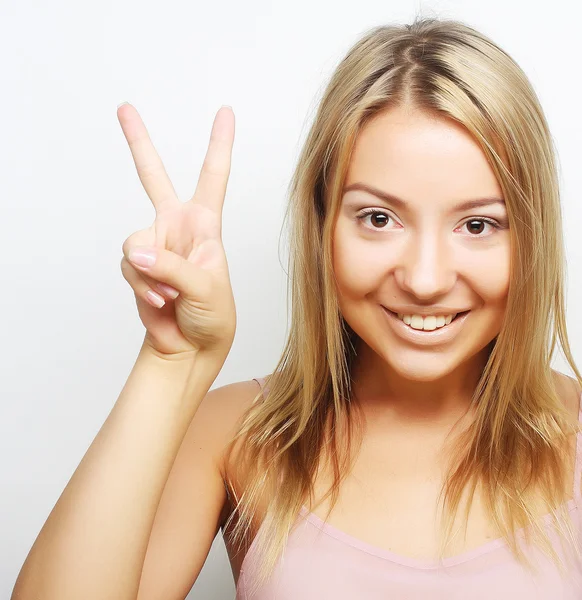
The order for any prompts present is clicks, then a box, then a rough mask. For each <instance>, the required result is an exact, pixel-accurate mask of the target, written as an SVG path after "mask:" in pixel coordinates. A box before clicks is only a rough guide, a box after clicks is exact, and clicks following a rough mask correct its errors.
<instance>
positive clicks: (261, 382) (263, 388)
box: [253, 377, 269, 396]
mask: <svg viewBox="0 0 582 600" xmlns="http://www.w3.org/2000/svg"><path fill="white" fill-rule="evenodd" d="M253 380H254V381H256V382H257V383H258V384H259V385H260V386H261V392H262V393H263V396H264V395H265V392H266V391H267V390H268V389H269V386H268V385H265V377H253Z"/></svg>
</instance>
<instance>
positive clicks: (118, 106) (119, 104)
mask: <svg viewBox="0 0 582 600" xmlns="http://www.w3.org/2000/svg"><path fill="white" fill-rule="evenodd" d="M124 104H129V102H122V103H121V104H118V105H117V108H119V107H120V106H123V105H124Z"/></svg>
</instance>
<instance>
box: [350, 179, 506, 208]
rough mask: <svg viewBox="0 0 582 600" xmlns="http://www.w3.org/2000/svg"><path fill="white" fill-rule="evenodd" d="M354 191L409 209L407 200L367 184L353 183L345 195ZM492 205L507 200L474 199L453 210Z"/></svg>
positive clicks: (458, 205) (491, 197)
mask: <svg viewBox="0 0 582 600" xmlns="http://www.w3.org/2000/svg"><path fill="white" fill-rule="evenodd" d="M352 190H359V191H361V192H367V193H368V194H372V195H373V196H376V198H379V199H380V200H383V201H384V202H386V203H388V204H393V205H395V206H397V207H398V208H400V209H408V208H409V205H408V203H407V202H406V201H405V200H402V198H398V196H394V194H389V193H388V192H383V191H382V190H379V189H377V188H375V187H373V186H371V185H367V184H365V183H352V184H350V185H348V186H347V187H345V188H344V190H343V193H344V194H345V193H346V192H350V191H352ZM491 204H502V205H503V206H505V200H503V198H497V197H495V196H490V197H486V198H474V199H471V200H466V201H464V202H461V203H460V204H457V206H455V207H454V208H453V212H463V211H466V210H472V209H474V208H480V207H482V206H489V205H491Z"/></svg>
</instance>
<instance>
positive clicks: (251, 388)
mask: <svg viewBox="0 0 582 600" xmlns="http://www.w3.org/2000/svg"><path fill="white" fill-rule="evenodd" d="M260 391H261V387H260V385H259V384H258V382H256V381H254V380H253V379H248V380H244V381H236V382H234V383H229V384H226V385H223V386H220V387H218V388H215V389H213V390H211V391H210V392H208V393H207V394H206V396H205V397H204V399H203V400H202V402H201V403H200V406H199V407H198V410H197V411H196V418H197V419H199V420H200V422H201V423H204V427H205V428H207V431H206V435H207V436H208V437H209V438H212V439H213V440H214V452H213V454H214V456H215V458H216V460H217V462H218V466H219V468H220V472H221V473H222V475H223V477H224V475H225V469H224V467H225V465H224V458H225V452H226V449H227V447H228V444H229V442H230V440H231V438H232V436H233V435H234V433H235V431H236V429H237V427H238V424H239V422H240V420H241V418H242V416H243V414H244V413H245V412H246V410H247V409H248V408H249V407H250V406H251V404H252V403H253V400H254V399H255V398H256V397H257V395H258V394H259V393H260Z"/></svg>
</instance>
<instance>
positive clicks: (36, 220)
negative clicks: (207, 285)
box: [0, 0, 582, 600]
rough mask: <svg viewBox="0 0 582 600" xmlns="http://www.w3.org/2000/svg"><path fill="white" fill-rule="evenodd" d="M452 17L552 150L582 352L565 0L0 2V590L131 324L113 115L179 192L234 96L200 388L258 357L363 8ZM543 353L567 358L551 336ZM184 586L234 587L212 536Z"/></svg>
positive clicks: (103, 389) (83, 438)
mask: <svg viewBox="0 0 582 600" xmlns="http://www.w3.org/2000/svg"><path fill="white" fill-rule="evenodd" d="M417 13H420V14H423V15H428V16H439V17H442V18H456V19H460V20H463V21H465V22H466V23H467V24H469V25H473V26H475V27H476V28H478V29H480V30H481V31H482V32H483V33H485V34H487V35H489V36H490V37H491V38H492V39H493V40H494V41H495V42H497V43H498V44H499V45H501V46H502V47H503V48H504V49H505V50H506V51H508V52H509V53H510V54H511V55H512V56H513V57H514V58H515V59H516V60H517V61H518V63H519V64H520V65H521V66H522V68H523V69H524V70H525V72H526V73H527V75H528V76H529V77H530V79H531V81H532V83H533V85H534V87H535V89H536V90H537V93H538V94H539V97H540V100H541V102H542V106H543V108H544V110H545V113H546V115H547V118H548V120H549V123H550V127H551V130H552V132H553V135H554V138H555V140H556V145H557V147H558V151H559V160H560V169H561V172H560V177H561V183H562V194H563V195H562V202H563V214H564V225H565V236H566V244H567V256H568V266H569V268H568V307H569V311H568V327H569V332H570V341H571V343H572V349H573V352H574V356H575V357H579V356H582V314H580V315H578V311H577V310H576V307H577V306H580V305H581V304H582V267H581V266H580V265H581V260H580V259H581V258H582V242H581V239H580V232H579V228H580V221H581V217H582V208H581V206H580V192H579V190H580V189H581V185H582V181H581V177H582V169H581V166H582V155H581V153H580V147H579V143H580V139H581V138H582V127H581V125H580V119H579V114H580V98H581V97H582V94H581V93H580V92H581V88H580V85H581V84H580V58H581V56H580V46H579V40H580V31H579V23H580V17H581V16H582V13H581V9H580V5H579V3H578V2H577V1H575V0H571V1H567V0H557V1H553V2H551V3H549V2H545V3H540V4H538V3H535V2H529V1H526V0H514V1H513V2H507V0H488V1H487V2H482V1H470V0H469V1H468V0H457V1H449V2H424V3H422V2H417V1H415V2H413V1H408V0H400V1H399V2H386V1H372V0H359V1H358V2H347V1H338V0H323V1H315V2H314V1H313V0H309V1H305V0H294V1H293V2H289V3H286V2H274V1H273V2H268V1H266V0H265V1H258V0H247V1H245V2H239V1H237V0H223V1H222V2H216V3H214V2H199V1H196V0H195V1H189V2H186V1H184V0H183V1H176V0H167V1H165V2H163V3H162V2H159V1H158V2H152V1H151V0H139V1H138V0H103V1H101V2H94V3H87V2H76V1H74V0H53V1H52V2H41V1H40V0H36V1H30V0H3V1H2V2H1V3H0V51H1V54H2V80H1V81H2V94H1V96H0V160H1V165H2V167H1V168H2V177H1V178H0V198H1V203H2V204H1V205H2V213H1V216H0V224H1V226H2V227H1V235H0V250H1V251H0V257H1V258H0V260H1V261H2V283H1V288H0V289H1V292H2V293H1V294H0V307H1V314H2V317H3V318H2V342H1V347H0V353H1V361H0V369H1V373H0V374H1V378H2V379H1V382H2V402H1V405H0V406H1V413H0V457H1V460H2V465H1V467H2V469H1V473H2V479H1V481H2V490H1V491H2V494H1V496H0V498H2V510H0V540H1V543H0V597H2V598H9V596H10V594H11V592H12V588H13V586H14V582H15V580H16V577H17V574H18V572H19V570H20V568H21V566H22V563H23V562H24V559H25V557H26V555H27V554H28V552H29V550H30V547H31V546H32V544H33V542H34V540H35V538H36V536H37V535H38V533H39V531H40V529H41V528H42V526H43V524H44V522H45V520H46V519H47V517H48V515H49V513H50V511H51V510H52V508H53V506H54V504H55V503H56V501H57V500H58V498H59V496H60V494H61V493H62V491H63V489H64V487H65V486H66V484H67V482H68V481H69V479H70V477H71V476H72V474H73V472H74V471H75V469H76V467H77V466H78V464H79V462H80V461H81V459H82V457H83V455H84V454H85V452H86V450H87V448H88V447H89V446H90V444H91V442H92V441H93V439H94V437H95V435H96V434H97V432H98V431H99V429H100V428H101V426H102V425H103V423H104V421H105V419H106V417H107V415H108V414H109V412H110V411H111V409H112V408H113V405H114V403H115V401H116V399H117V397H118V395H119V393H120V392H121V389H122V387H123V385H124V383H125V381H126V379H127V377H128V375H129V372H130V370H131V368H132V366H133V364H134V361H135V358H136V356H137V352H138V350H139V348H140V346H141V343H142V340H143V335H144V328H143V325H142V324H141V321H140V320H139V317H138V314H137V310H136V306H135V300H134V295H133V292H132V290H131V288H130V287H129V285H128V284H127V283H126V281H125V280H124V279H123V277H122V275H121V270H120V267H119V262H120V260H121V256H122V251H121V246H122V243H123V241H124V240H125V239H126V238H127V237H128V236H129V235H130V234H131V233H133V232H134V231H136V230H139V229H142V228H144V227H147V226H149V225H150V224H151V223H152V221H153V219H154V214H155V213H154V209H153V206H152V204H151V202H150V200H149V199H148V197H147V195H146V194H145V192H144V190H143V188H142V186H141V183H140V182H139V179H138V177H137V173H136V171H135V167H134V164H133V161H132V158H131V154H130V151H129V148H128V146H127V143H126V141H125V138H124V136H123V133H122V131H121V127H120V125H119V123H118V120H117V116H116V108H117V105H118V104H119V103H120V102H123V101H125V100H126V101H129V102H131V103H132V104H133V105H134V106H135V107H136V108H137V110H138V111H139V112H140V114H141V116H142V118H143V120H144V122H145V124H146V127H147V128H148V130H149V132H150V135H151V137H152V140H153V142H154V145H155V146H156V148H157V151H158V153H159V154H160V156H161V157H162V160H163V161H164V164H165V166H166V170H167V171H168V174H169V176H170V178H171V180H172V181H173V183H174V187H175V189H176V191H177V193H178V195H179V197H180V198H181V199H182V200H183V201H185V200H188V199H189V198H190V197H191V195H192V193H193V192H194V189H195V186H196V182H197V178H198V173H199V169H200V166H201V165H202V160H203V157H204V154H205V152H206V148H207V144H208V138H209V134H210V128H211V125H212V121H213V119H214V116H215V114H216V111H217V110H218V108H219V107H220V106H221V105H222V104H230V105H232V107H233V110H234V113H235V117H236V136H235V145H234V151H233V158H232V172H231V177H230V181H229V186H228V192H227V196H226V201H225V208H224V226H223V238H224V244H225V248H226V252H227V256H228V261H229V266H230V272H231V280H232V285H233V289H234V295H235V300H236V306H237V318H238V327H237V333H236V338H235V341H234V344H233V347H232V349H231V352H230V355H229V357H228V359H227V362H226V364H225V365H224V368H223V370H222V372H221V373H220V375H219V377H218V378H217V379H216V382H215V384H214V386H213V387H218V386H221V385H225V384H227V383H231V382H233V381H239V380H243V379H250V378H253V377H258V376H263V375H266V374H268V373H270V372H271V371H272V369H273V368H274V366H275V364H276V362H277V360H278V358H279V355H280V353H281V350H282V347H283V342H284V339H285V336H286V331H287V327H288V314H289V307H288V306H287V303H286V285H287V282H286V278H287V275H286V272H285V271H286V266H287V255H288V253H287V248H286V240H287V237H286V236H282V237H281V238H280V233H281V227H282V224H283V213H284V209H285V201H286V197H285V193H286V189H287V185H288V183H289V178H290V175H291V173H292V170H293V167H294V164H295V161H296V158H297V155H298V152H299V149H300V146H301V143H302V141H303V139H304V136H305V134H306V132H307V129H308V127H309V124H310V123H311V120H312V116H313V111H314V109H315V107H316V105H317V102H318V100H319V98H320V95H321V92H322V90H323V88H324V86H325V84H326V83H327V81H328V78H329V76H330V74H331V72H332V71H333V69H334V68H335V66H336V65H337V63H338V61H339V60H340V59H341V58H342V57H343V55H344V53H345V52H346V51H347V50H348V48H349V47H350V46H351V45H352V44H353V43H354V42H355V41H356V40H357V39H358V38H359V37H360V36H361V35H362V34H363V33H364V32H365V30H367V29H368V28H370V27H373V26H376V25H381V24H386V23H389V22H399V23H406V22H410V21H412V19H413V18H414V16H415V14H417ZM554 368H556V369H558V370H561V371H562V372H566V373H568V374H570V371H569V370H568V369H567V367H566V366H565V362H564V361H563V360H562V356H561V355H560V356H558V357H557V359H556V361H555V364H554ZM188 598H189V599H205V600H223V599H232V598H234V584H233V578H232V573H231V570H230V566H229V564H228V559H227V555H226V551H225V548H224V543H223V540H222V537H221V535H218V536H217V538H216V540H215V542H214V545H213V547H212V550H211V552H210V554H209V556H208V559H207V561H206V564H205V566H204V569H203V570H202V572H201V574H200V576H199V578H198V580H197V582H196V584H195V585H194V588H193V589H192V591H191V593H190V595H189V596H188Z"/></svg>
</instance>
